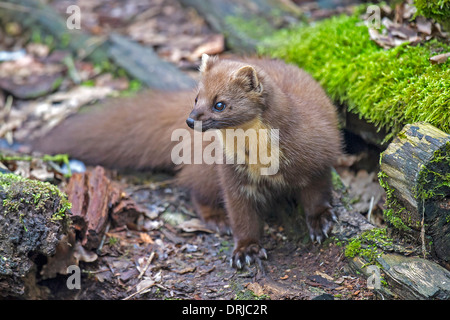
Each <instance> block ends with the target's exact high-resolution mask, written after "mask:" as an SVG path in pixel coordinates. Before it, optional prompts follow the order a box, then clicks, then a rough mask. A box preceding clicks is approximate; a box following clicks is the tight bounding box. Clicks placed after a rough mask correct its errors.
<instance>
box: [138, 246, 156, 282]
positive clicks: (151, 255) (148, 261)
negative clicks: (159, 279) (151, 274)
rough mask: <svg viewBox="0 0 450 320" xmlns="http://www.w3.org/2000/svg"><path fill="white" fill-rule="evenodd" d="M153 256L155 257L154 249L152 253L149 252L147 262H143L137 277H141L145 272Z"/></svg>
mask: <svg viewBox="0 0 450 320" xmlns="http://www.w3.org/2000/svg"><path fill="white" fill-rule="evenodd" d="M154 257H155V251H152V253H151V254H150V256H149V257H148V259H147V263H146V264H145V266H144V269H142V271H141V273H140V274H139V276H138V279H141V278H142V276H143V275H144V274H145V272H146V271H147V269H148V267H149V266H150V263H152V261H153V258H154Z"/></svg>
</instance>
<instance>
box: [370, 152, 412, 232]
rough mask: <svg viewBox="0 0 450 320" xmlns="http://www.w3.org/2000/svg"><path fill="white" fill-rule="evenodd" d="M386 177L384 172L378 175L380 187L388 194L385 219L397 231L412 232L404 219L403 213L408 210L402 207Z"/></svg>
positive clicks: (384, 213)
mask: <svg viewBox="0 0 450 320" xmlns="http://www.w3.org/2000/svg"><path fill="white" fill-rule="evenodd" d="M381 157H382V156H381ZM381 157H380V159H381ZM386 177H387V175H386V173H384V172H383V171H380V172H379V173H378V181H379V182H380V186H381V187H382V188H383V189H384V190H385V192H386V207H387V208H388V209H387V210H384V211H383V217H384V219H385V221H386V222H388V223H390V224H391V225H392V226H393V227H395V228H396V229H398V230H403V231H410V230H411V228H410V227H409V226H407V225H406V224H405V222H404V221H403V218H402V213H405V211H406V208H404V207H402V206H401V205H400V204H399V203H398V201H397V199H396V197H395V196H394V189H392V188H391V187H390V186H389V185H388V184H387V183H386V181H385V180H384V178H386Z"/></svg>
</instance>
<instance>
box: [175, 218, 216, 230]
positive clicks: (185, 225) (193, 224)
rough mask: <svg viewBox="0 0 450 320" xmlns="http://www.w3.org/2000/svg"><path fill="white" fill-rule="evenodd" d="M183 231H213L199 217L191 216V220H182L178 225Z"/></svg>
mask: <svg viewBox="0 0 450 320" xmlns="http://www.w3.org/2000/svg"><path fill="white" fill-rule="evenodd" d="M178 227H179V228H181V229H182V230H183V231H185V232H196V231H203V232H207V233H214V231H212V230H211V229H208V228H207V227H206V226H205V225H204V224H203V222H202V221H201V220H200V219H197V218H193V219H191V220H187V221H183V222H181V223H180V224H179V225H178Z"/></svg>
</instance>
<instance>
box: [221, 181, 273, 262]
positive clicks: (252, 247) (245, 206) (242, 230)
mask: <svg viewBox="0 0 450 320" xmlns="http://www.w3.org/2000/svg"><path fill="white" fill-rule="evenodd" d="M241 188H242V187H241ZM225 207H226V210H227V214H228V218H229V221H230V224H231V229H232V231H233V238H234V251H233V255H232V257H231V260H230V264H231V266H232V267H236V268H238V269H241V268H242V267H243V266H244V264H247V265H250V264H252V263H253V262H255V261H258V260H259V259H267V252H266V250H265V249H264V248H263V247H262V246H261V243H260V240H261V234H262V231H263V224H262V221H261V219H260V217H259V215H258V210H257V206H256V202H255V200H254V199H252V198H251V197H249V196H248V195H246V194H245V193H243V192H242V190H239V188H236V187H234V188H226V191H225Z"/></svg>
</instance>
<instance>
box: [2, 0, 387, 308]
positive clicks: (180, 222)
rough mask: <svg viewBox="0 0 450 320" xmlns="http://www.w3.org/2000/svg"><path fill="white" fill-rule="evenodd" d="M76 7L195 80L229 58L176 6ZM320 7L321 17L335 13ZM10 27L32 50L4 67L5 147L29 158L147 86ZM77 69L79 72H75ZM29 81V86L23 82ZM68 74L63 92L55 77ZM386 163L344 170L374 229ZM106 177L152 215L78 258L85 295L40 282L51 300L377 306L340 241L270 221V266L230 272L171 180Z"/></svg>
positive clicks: (5, 41)
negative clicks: (30, 145) (99, 104)
mask: <svg viewBox="0 0 450 320" xmlns="http://www.w3.org/2000/svg"><path fill="white" fill-rule="evenodd" d="M76 2H77V3H78V5H80V7H82V12H83V15H84V16H83V17H84V18H83V23H84V27H85V28H87V30H88V31H89V32H91V33H94V34H97V35H102V34H103V35H104V34H108V32H111V30H113V31H115V32H120V33H122V34H126V35H127V36H129V37H131V38H133V39H134V40H136V41H138V42H140V43H141V44H143V45H149V46H152V47H153V48H154V49H155V51H156V52H157V53H158V54H159V56H160V57H161V58H163V59H165V60H167V61H170V62H172V63H174V64H176V65H177V66H178V67H179V68H180V69H182V70H184V71H186V72H188V73H189V74H190V75H194V76H195V74H196V72H195V69H196V68H197V67H198V63H199V58H200V54H199V52H201V51H202V50H205V48H207V49H208V50H209V52H211V53H212V54H226V52H224V50H225V48H224V45H223V37H222V35H218V34H215V33H214V32H212V31H211V30H210V29H209V28H208V26H207V25H206V23H205V22H204V21H203V19H201V18H200V17H199V16H198V15H196V14H195V12H192V11H191V10H187V9H185V8H182V7H181V6H179V5H178V3H177V2H176V1H175V0H170V1H161V0H145V1H142V0H139V1H137V0H136V1H127V2H126V3H125V2H122V1H102V0H95V1H81V0H80V1H76ZM67 3H68V2H67V1H64V0H57V1H53V2H52V6H54V7H55V8H56V9H57V10H59V11H60V12H61V14H64V13H65V8H66V7H67V5H68V4H67ZM71 3H72V2H71ZM310 6H311V8H312V9H311V8H310V10H311V13H312V16H314V14H317V15H318V16H319V15H320V16H321V17H322V16H324V15H325V16H326V15H327V14H328V15H331V14H333V13H335V12H333V11H329V12H328V13H327V12H324V11H323V10H322V11H320V12H319V11H318V9H317V8H316V9H314V6H313V5H311V4H310ZM315 10H316V11H315ZM319 13H320V14H319ZM2 28H3V29H2V31H1V41H0V44H1V51H4V52H22V53H19V55H21V56H19V57H18V58H16V59H11V61H7V62H3V63H1V64H0V75H1V77H0V78H1V80H2V81H1V83H0V87H1V88H3V89H4V90H3V91H0V92H1V95H2V96H1V99H0V101H1V102H2V105H0V119H3V122H0V138H3V140H1V141H0V151H1V149H4V150H5V149H6V150H8V152H11V150H14V152H19V151H21V150H23V149H22V147H21V146H20V145H14V144H12V145H11V144H10V143H13V142H15V141H20V140H23V139H24V138H25V137H33V136H37V135H41V134H43V133H44V132H46V130H48V129H49V128H50V127H51V126H53V125H55V124H56V123H58V122H60V121H61V120H62V119H64V118H65V117H67V116H68V115H69V114H71V113H74V112H76V111H77V110H78V109H79V108H80V107H82V106H84V105H86V104H91V103H95V102H96V101H98V100H101V99H103V98H105V97H106V96H110V95H126V94H134V93H135V92H136V91H138V90H139V89H140V88H141V84H140V83H138V82H136V81H134V80H132V79H129V78H128V77H127V76H126V75H125V74H123V73H122V72H121V71H120V70H119V69H118V68H115V67H114V66H111V65H107V64H106V63H105V65H102V66H98V65H92V64H91V63H89V62H87V61H84V60H82V59H80V60H77V59H76V58H75V59H74V60H72V62H73V66H74V67H73V68H72V67H70V68H69V67H67V66H68V62H67V61H70V60H67V59H64V58H65V57H67V53H66V52H64V50H54V49H53V47H54V43H52V39H51V38H48V37H47V38H42V37H41V36H40V34H39V33H38V32H33V31H26V30H22V29H21V27H20V25H18V24H14V23H12V24H11V23H10V24H8V25H7V26H2ZM22 50H23V51H22ZM69 64H70V62H69ZM67 70H69V71H73V70H76V76H74V74H73V72H68V71H67ZM19 76H20V77H21V81H22V82H20V81H19V82H17V81H15V78H17V77H19ZM60 76H61V77H62V78H61V81H59V83H58V86H57V89H55V87H54V86H53V84H54V81H55V77H60ZM24 81H25V83H27V81H28V83H30V84H32V83H40V84H42V86H41V89H42V90H44V92H40V93H39V95H38V97H34V96H33V95H34V93H33V92H32V91H33V90H32V88H33V87H35V86H33V85H30V86H26V85H23V84H24ZM33 81H34V82H33ZM46 83H47V85H45V84H46ZM27 90H28V91H27ZM46 90H47V91H46ZM55 90H56V91H55ZM377 156H378V154H377V153H376V152H373V149H371V148H370V147H368V146H364V145H362V147H361V148H360V149H359V152H356V153H355V154H352V155H348V156H347V157H345V158H343V159H342V161H341V166H340V167H339V168H337V169H338V172H339V174H340V175H341V177H342V179H343V182H344V183H345V184H346V185H347V186H348V188H349V189H348V196H349V199H350V203H351V205H352V210H354V211H355V212H357V213H360V214H361V215H363V216H367V214H368V212H369V211H370V219H371V220H370V221H371V223H373V224H375V225H382V224H383V220H382V214H381V212H382V209H383V202H384V194H383V191H382V189H381V188H380V186H379V184H378V182H377V177H376V172H377V167H376V165H375V166H374V165H373V163H377V162H378V158H377ZM0 164H1V162H0ZM3 165H4V166H6V167H7V168H8V169H10V170H11V171H14V172H16V173H22V174H24V175H25V176H28V177H32V178H34V179H40V180H52V181H54V182H57V183H58V184H59V185H60V187H61V188H62V189H64V187H65V184H66V183H67V179H65V178H62V176H61V175H60V174H59V175H58V179H56V180H55V179H54V178H55V173H54V169H52V170H49V169H48V165H47V164H36V163H34V164H28V165H23V162H22V161H13V162H3ZM90 169H91V168H88V170H90ZM108 176H109V177H111V179H112V180H114V181H116V182H117V183H118V184H119V185H120V187H121V189H122V190H124V192H126V193H127V194H128V195H129V196H130V198H131V199H133V200H134V201H135V202H136V203H137V204H138V205H139V206H140V207H141V208H143V212H142V215H141V216H140V218H139V219H138V222H137V224H136V225H127V226H118V227H114V226H112V227H111V228H110V229H109V230H107V232H106V233H105V237H104V242H103V245H102V247H101V248H100V249H98V250H97V251H96V254H97V259H96V260H95V261H93V262H82V261H81V262H80V268H81V270H82V275H83V276H82V283H81V289H80V290H69V289H67V286H66V279H67V275H58V276H57V277H56V278H52V279H46V280H44V279H42V280H41V281H40V283H39V284H40V285H42V286H47V287H48V288H49V290H50V294H49V298H50V299H88V300H91V299H198V300H203V299H208V300H210V299H272V300H279V299H313V298H315V299H375V298H377V296H376V295H375V294H374V292H373V291H371V290H370V289H368V288H367V285H366V280H365V278H364V277H362V276H359V275H355V274H352V273H350V271H349V270H348V267H347V264H348V260H347V258H346V257H345V254H344V249H345V248H344V245H343V243H341V242H340V241H338V240H337V239H336V238H334V237H333V236H332V237H330V239H329V240H327V241H326V242H325V243H322V244H321V245H319V244H312V243H307V244H304V243H299V242H296V241H294V240H291V239H289V238H288V237H287V236H286V235H285V234H284V230H283V228H282V227H279V226H277V225H266V227H265V232H264V239H263V243H264V246H265V248H266V250H267V252H268V257H269V259H268V260H267V261H263V262H262V266H260V267H258V266H251V267H246V268H244V270H242V271H237V270H235V269H233V268H231V267H230V265H229V257H230V255H231V252H232V250H233V240H232V237H231V236H229V235H219V234H217V233H215V232H214V231H212V230H208V229H206V227H204V226H203V225H202V224H201V223H200V222H199V221H198V220H197V219H196V217H195V214H194V211H193V209H192V206H191V204H190V202H189V198H188V196H187V195H186V194H185V192H184V190H180V189H179V188H177V187H176V186H175V185H173V183H172V180H171V177H170V176H167V175H162V174H151V173H148V174H144V173H121V172H116V171H108Z"/></svg>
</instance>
